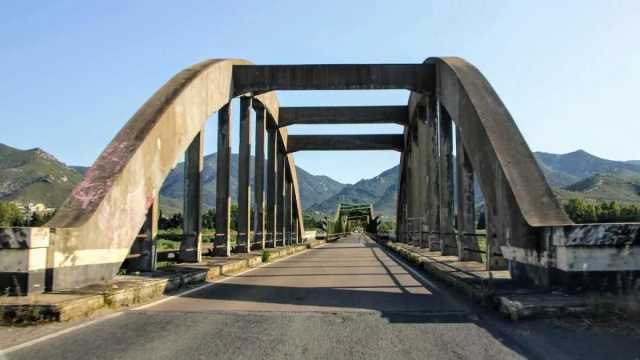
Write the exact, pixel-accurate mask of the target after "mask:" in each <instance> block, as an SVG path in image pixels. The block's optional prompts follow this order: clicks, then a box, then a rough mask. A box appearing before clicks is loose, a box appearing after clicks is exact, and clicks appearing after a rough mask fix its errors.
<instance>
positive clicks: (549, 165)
mask: <svg viewBox="0 0 640 360" xmlns="http://www.w3.org/2000/svg"><path fill="white" fill-rule="evenodd" d="M534 155H535V156H536V158H537V159H538V163H539V164H540V165H541V168H542V171H543V172H544V173H545V176H546V177H547V179H548V181H549V183H550V184H551V186H554V187H564V186H568V185H571V184H573V183H575V182H578V181H580V180H582V179H584V178H587V177H590V176H593V175H595V174H598V173H600V174H605V173H608V174H619V173H627V174H629V173H632V174H633V173H640V161H614V160H607V159H602V158H599V157H597V156H594V155H591V154H589V153H588V152H586V151H584V150H577V151H573V152H570V153H567V154H551V153H545V152H539V151H538V152H535V153H534Z"/></svg>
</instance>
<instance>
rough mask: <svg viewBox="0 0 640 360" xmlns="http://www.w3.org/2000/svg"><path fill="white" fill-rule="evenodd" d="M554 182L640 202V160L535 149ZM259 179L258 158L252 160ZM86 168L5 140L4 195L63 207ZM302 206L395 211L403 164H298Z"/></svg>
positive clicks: (168, 184)
mask: <svg viewBox="0 0 640 360" xmlns="http://www.w3.org/2000/svg"><path fill="white" fill-rule="evenodd" d="M534 155H535V157H536V159H537V160H538V163H539V165H540V167H541V169H542V171H543V172H544V174H545V176H546V177H547V180H548V182H549V184H550V185H551V186H552V188H553V189H554V192H555V193H556V195H557V196H558V197H559V198H560V199H561V200H566V199H569V198H572V197H578V198H583V199H588V200H598V201H614V200H615V201H618V202H624V203H631V202H633V203H640V160H631V161H613V160H607V159H603V158H599V157H597V156H594V155H592V154H589V153H588V152H586V151H584V150H578V151H574V152H571V153H568V154H551V153H545V152H535V153H534ZM216 160H217V158H216V154H210V155H207V156H205V158H204V169H205V170H204V174H203V193H204V194H203V202H204V206H205V207H206V208H212V207H215V189H216ZM251 164H252V169H251V178H252V181H253V159H252V161H251ZM86 169H87V168H86V167H82V166H67V165H66V164H64V163H63V162H61V161H59V160H58V159H56V158H55V157H54V156H52V155H50V154H48V153H47V152H45V151H44V150H42V149H39V148H36V149H30V150H19V149H15V148H12V147H10V146H7V145H3V144H0V200H2V201H20V202H42V203H45V204H46V205H47V206H50V207H58V206H59V205H60V204H61V203H62V202H63V201H64V199H65V198H66V197H67V195H68V194H69V193H70V192H71V190H72V189H73V187H74V186H75V185H76V184H77V183H78V182H79V181H80V180H81V179H82V176H83V173H84V172H85V171H86ZM183 171H184V169H183V164H182V163H179V164H177V165H176V167H175V168H174V169H173V170H172V171H171V173H170V174H169V176H168V177H167V179H166V180H165V183H164V185H163V186H162V188H161V190H160V195H161V201H160V203H161V208H162V210H163V212H165V213H168V214H170V213H175V212H180V211H181V209H182V196H183V191H184V188H183V186H184V184H183V183H184V180H183V179H184V178H183V176H184V173H183ZM237 171H238V155H237V154H233V155H232V161H231V173H232V174H233V175H232V177H231V179H230V188H231V196H232V201H235V199H236V196H237V187H238V181H237V177H236V176H235V174H237ZM297 172H298V184H299V187H300V195H301V201H302V206H303V208H304V209H305V210H307V212H310V213H312V214H318V215H323V214H330V213H333V212H334V211H335V209H336V207H337V204H338V203H340V202H351V203H371V204H373V206H374V210H375V211H376V212H378V213H381V214H383V215H386V216H394V215H395V208H396V194H397V187H398V177H399V166H394V167H392V168H391V169H388V170H385V171H383V172H382V173H380V174H379V175H378V176H376V177H373V178H371V179H363V180H360V181H358V182H356V183H355V184H343V183H340V182H338V181H336V180H334V179H332V178H330V177H328V176H323V175H313V174H310V173H309V172H307V171H305V170H304V169H302V168H300V167H297Z"/></svg>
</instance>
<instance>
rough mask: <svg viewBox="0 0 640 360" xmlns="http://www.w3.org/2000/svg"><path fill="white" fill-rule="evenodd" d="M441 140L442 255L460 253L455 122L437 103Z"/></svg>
mask: <svg viewBox="0 0 640 360" xmlns="http://www.w3.org/2000/svg"><path fill="white" fill-rule="evenodd" d="M436 109H437V111H438V114H437V116H438V124H439V134H440V141H439V142H438V143H439V145H440V158H439V159H440V161H439V163H440V164H439V171H440V179H439V180H440V182H439V187H440V189H439V190H440V191H439V195H440V201H439V202H440V211H439V215H440V244H441V251H442V255H458V249H457V242H456V237H455V234H454V229H453V216H454V212H453V122H452V121H451V117H449V113H447V111H446V110H445V109H444V108H441V107H440V104H439V103H438V104H437V105H436Z"/></svg>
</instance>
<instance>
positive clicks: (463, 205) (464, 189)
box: [456, 128, 482, 261]
mask: <svg viewBox="0 0 640 360" xmlns="http://www.w3.org/2000/svg"><path fill="white" fill-rule="evenodd" d="M456 149H457V151H456V160H457V176H456V178H457V180H458V181H457V186H458V194H457V195H458V201H457V207H458V211H457V212H458V214H457V217H458V219H457V220H458V221H457V223H458V224H457V225H458V226H457V230H458V236H457V242H458V258H460V260H461V261H482V256H481V255H480V253H479V250H480V248H479V247H478V241H477V238H476V237H475V236H472V235H465V234H475V233H476V216H475V215H476V214H475V189H474V177H473V167H472V165H471V161H470V159H469V156H468V155H467V152H466V150H465V149H464V145H463V144H462V137H461V136H460V129H459V128H456ZM466 249H468V250H466Z"/></svg>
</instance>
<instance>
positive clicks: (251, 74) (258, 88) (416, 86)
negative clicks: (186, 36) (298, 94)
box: [233, 64, 435, 95]
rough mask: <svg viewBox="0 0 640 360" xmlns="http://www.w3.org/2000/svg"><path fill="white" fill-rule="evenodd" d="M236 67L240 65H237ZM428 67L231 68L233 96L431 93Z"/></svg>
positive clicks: (370, 65)
mask: <svg viewBox="0 0 640 360" xmlns="http://www.w3.org/2000/svg"><path fill="white" fill-rule="evenodd" d="M238 65H240V64H238ZM433 73H434V66H433V65H432V64H344V65H337V64H336V65H333V64H326V65H325V64H322V65H244V66H234V68H233V79H234V86H235V89H234V91H235V94H236V95H241V94H244V93H247V92H262V91H271V90H356V89H360V90H367V89H407V90H413V91H422V92H429V91H431V90H432V89H433V82H434V80H435V79H434V76H433Z"/></svg>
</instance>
